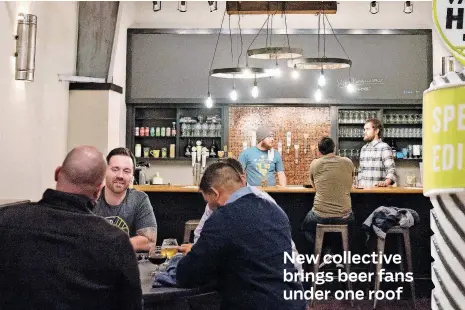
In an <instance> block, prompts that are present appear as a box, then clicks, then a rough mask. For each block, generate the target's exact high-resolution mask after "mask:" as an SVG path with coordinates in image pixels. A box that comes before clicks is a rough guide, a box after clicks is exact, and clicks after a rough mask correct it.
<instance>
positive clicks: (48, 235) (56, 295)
mask: <svg viewBox="0 0 465 310" xmlns="http://www.w3.org/2000/svg"><path fill="white" fill-rule="evenodd" d="M105 170H106V163H105V159H104V158H103V155H102V154H101V153H100V152H99V151H98V150H97V149H95V148H94V147H89V146H81V147H77V148H75V149H73V150H72V151H71V152H70V153H69V154H68V155H67V156H66V158H65V160H64V162H63V164H62V166H60V167H58V168H57V169H56V170H55V181H56V182H57V185H56V190H52V189H47V190H46V191H45V193H44V195H43V198H42V200H40V201H39V202H37V203H25V204H22V205H17V206H11V207H5V208H0V309H141V308H142V306H141V303H142V291H141V286H140V277H139V269H138V267H137V260H136V258H135V255H134V251H133V249H132V246H131V243H130V242H129V240H128V237H127V235H126V234H125V233H124V232H122V231H121V230H119V229H118V228H116V227H114V226H112V225H111V224H109V223H107V222H106V221H105V219H103V218H101V217H98V216H95V215H94V214H92V213H91V209H92V208H93V206H94V204H95V200H96V199H97V198H98V196H99V194H100V191H101V189H102V187H103V181H104V177H105Z"/></svg>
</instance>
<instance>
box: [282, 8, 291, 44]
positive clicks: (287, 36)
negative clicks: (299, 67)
mask: <svg viewBox="0 0 465 310" xmlns="http://www.w3.org/2000/svg"><path fill="white" fill-rule="evenodd" d="M283 13H284V26H285V27H286V38H287V47H288V48H289V50H291V42H290V41H289V34H288V33H287V15H286V4H284V9H283Z"/></svg>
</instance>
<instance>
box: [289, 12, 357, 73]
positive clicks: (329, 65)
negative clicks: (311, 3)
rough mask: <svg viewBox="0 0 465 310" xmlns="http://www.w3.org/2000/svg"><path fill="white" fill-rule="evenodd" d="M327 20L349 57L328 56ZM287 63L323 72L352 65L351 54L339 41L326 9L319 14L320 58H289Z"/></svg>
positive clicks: (294, 66) (290, 65) (295, 66)
mask: <svg viewBox="0 0 465 310" xmlns="http://www.w3.org/2000/svg"><path fill="white" fill-rule="evenodd" d="M326 22H328V24H329V26H330V28H331V32H332V33H333V35H334V37H335V38H336V41H337V43H338V44H339V46H340V47H341V49H342V51H343V52H344V54H345V55H346V57H347V58H335V57H331V58H330V57H326ZM321 26H323V32H324V34H323V57H320V36H321ZM287 65H288V67H289V68H297V69H310V70H320V71H323V74H324V70H335V69H344V68H350V67H351V66H352V61H351V60H350V58H349V55H347V53H346V51H345V49H344V47H343V46H342V44H341V42H340V41H339V39H338V37H337V35H336V33H335V32H334V29H333V26H332V25H331V22H330V21H329V19H328V16H326V14H325V13H324V11H322V12H320V13H319V14H318V58H297V59H293V60H289V61H288V63H287Z"/></svg>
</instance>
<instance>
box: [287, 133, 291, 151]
mask: <svg viewBox="0 0 465 310" xmlns="http://www.w3.org/2000/svg"><path fill="white" fill-rule="evenodd" d="M291 137H292V133H291V132H290V131H288V132H287V133H286V146H287V150H286V153H287V154H289V151H290V149H291Z"/></svg>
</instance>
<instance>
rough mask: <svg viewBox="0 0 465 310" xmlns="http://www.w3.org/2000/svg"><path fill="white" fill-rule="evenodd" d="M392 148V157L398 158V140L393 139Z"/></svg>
mask: <svg viewBox="0 0 465 310" xmlns="http://www.w3.org/2000/svg"><path fill="white" fill-rule="evenodd" d="M391 150H392V157H394V159H395V158H397V145H396V140H394V139H392V140H391Z"/></svg>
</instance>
